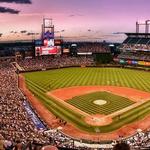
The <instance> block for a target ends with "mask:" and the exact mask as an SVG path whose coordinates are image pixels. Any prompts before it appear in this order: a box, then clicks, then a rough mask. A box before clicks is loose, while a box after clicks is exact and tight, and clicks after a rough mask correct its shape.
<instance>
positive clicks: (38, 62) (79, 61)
mask: <svg viewBox="0 0 150 150" xmlns="http://www.w3.org/2000/svg"><path fill="white" fill-rule="evenodd" d="M18 64H19V65H20V66H21V67H22V69H24V70H26V71H29V70H41V69H46V68H59V67H66V66H90V65H93V64H94V60H93V58H92V57H90V56H88V57H86V56H78V57H68V56H57V57H52V56H45V57H44V56H43V57H36V58H34V59H24V60H20V61H18Z"/></svg>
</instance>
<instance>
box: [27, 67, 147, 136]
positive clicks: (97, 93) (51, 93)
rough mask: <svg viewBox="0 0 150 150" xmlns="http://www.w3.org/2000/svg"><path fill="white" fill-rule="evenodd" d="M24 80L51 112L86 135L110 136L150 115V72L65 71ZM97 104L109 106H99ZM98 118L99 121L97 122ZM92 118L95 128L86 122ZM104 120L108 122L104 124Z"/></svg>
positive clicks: (37, 73) (111, 69)
mask: <svg viewBox="0 0 150 150" xmlns="http://www.w3.org/2000/svg"><path fill="white" fill-rule="evenodd" d="M24 77H25V81H26V84H27V87H28V88H29V90H30V91H31V92H32V93H33V94H34V96H36V97H37V98H38V100H39V101H40V102H41V103H42V104H43V105H44V106H45V107H46V108H47V109H48V110H49V111H51V112H52V113H53V114H54V115H56V116H59V117H60V118H62V119H63V120H65V121H67V122H68V123H71V124H72V125H73V126H75V127H76V128H78V129H80V130H81V131H84V132H89V133H92V134H93V133H95V134H97V131H100V132H101V133H109V132H112V131H115V130H117V129H119V128H122V127H123V126H125V125H128V124H130V123H134V122H136V121H139V120H140V119H143V118H144V117H146V116H147V115H148V114H149V113H150V109H149V106H150V101H149V100H150V93H149V91H150V82H149V73H148V72H144V71H137V70H130V69H122V68H63V69H54V70H49V71H42V72H31V73H25V74H24ZM105 86H107V89H106V87H105ZM73 87H75V89H74V88H73ZM80 87H84V89H85V91H84V92H83V91H82V90H83V89H82V88H80ZM85 87H86V88H87V89H86V88H85ZM88 87H93V88H91V89H88ZM95 87H97V88H100V87H103V89H97V90H96V89H94V88H95ZM116 87H117V88H118V89H115V88H116ZM69 89H70V90H69ZM112 89H113V90H112ZM65 90H68V92H67V91H65ZM60 91H61V92H60ZM71 91H72V92H71ZM76 91H78V92H79V93H78V92H77V93H76ZM120 91H121V92H120ZM130 91H132V92H130ZM59 92H60V93H59ZM117 92H118V93H117ZM47 93H48V94H47ZM59 94H60V95H59ZM67 94H69V95H71V97H69V96H68V97H67ZM136 95H137V96H136ZM63 96H64V97H65V96H66V98H64V97H63ZM69 99H70V100H69ZM95 100H105V101H106V102H107V103H106V104H104V105H102V106H96V105H95V104H94V103H93V102H94V101H95ZM70 104H71V105H70ZM94 114H95V115H97V116H98V115H99V117H96V118H95V116H94ZM92 116H93V118H92ZM87 118H88V119H87ZM89 118H92V119H91V121H93V122H92V123H91V124H89V121H85V120H89ZM108 118H109V120H110V118H111V119H112V120H111V121H109V124H107V123H106V121H107V119H108ZM98 120H99V121H98ZM100 120H101V121H102V120H104V124H102V122H101V123H100Z"/></svg>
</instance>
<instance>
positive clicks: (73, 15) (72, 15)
mask: <svg viewBox="0 0 150 150" xmlns="http://www.w3.org/2000/svg"><path fill="white" fill-rule="evenodd" d="M76 16H83V15H82V14H71V15H69V16H68V17H76Z"/></svg>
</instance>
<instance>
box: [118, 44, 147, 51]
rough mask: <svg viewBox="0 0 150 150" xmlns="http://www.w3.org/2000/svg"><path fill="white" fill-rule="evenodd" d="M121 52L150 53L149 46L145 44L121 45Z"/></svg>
mask: <svg viewBox="0 0 150 150" xmlns="http://www.w3.org/2000/svg"><path fill="white" fill-rule="evenodd" d="M120 49H122V50H133V51H134V50H139V51H150V45H146V44H122V45H121V46H120Z"/></svg>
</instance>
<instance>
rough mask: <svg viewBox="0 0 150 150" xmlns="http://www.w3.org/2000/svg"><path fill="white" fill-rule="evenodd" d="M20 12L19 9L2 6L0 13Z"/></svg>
mask: <svg viewBox="0 0 150 150" xmlns="http://www.w3.org/2000/svg"><path fill="white" fill-rule="evenodd" d="M19 12H20V11H19V10H15V9H11V8H7V7H1V6H0V13H10V14H18V13H19Z"/></svg>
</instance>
